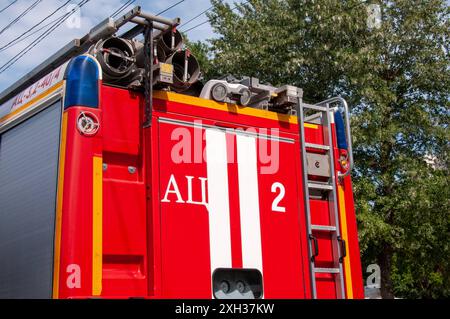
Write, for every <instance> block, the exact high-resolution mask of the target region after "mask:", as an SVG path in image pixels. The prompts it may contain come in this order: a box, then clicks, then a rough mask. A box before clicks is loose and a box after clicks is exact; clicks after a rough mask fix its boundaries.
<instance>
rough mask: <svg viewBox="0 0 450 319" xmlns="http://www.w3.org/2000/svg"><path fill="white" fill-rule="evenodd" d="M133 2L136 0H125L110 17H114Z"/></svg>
mask: <svg viewBox="0 0 450 319" xmlns="http://www.w3.org/2000/svg"><path fill="white" fill-rule="evenodd" d="M134 2H136V0H128V1H126V2H125V3H124V4H123V5H122V6H121V7H120V8H119V9H117V10H116V11H114V12H113V13H112V14H111V15H110V16H111V18H115V17H116V16H118V15H119V13H120V12H122V11H123V10H124V9H125V8H127V7H128V6H129V5H130V4H133V3H134Z"/></svg>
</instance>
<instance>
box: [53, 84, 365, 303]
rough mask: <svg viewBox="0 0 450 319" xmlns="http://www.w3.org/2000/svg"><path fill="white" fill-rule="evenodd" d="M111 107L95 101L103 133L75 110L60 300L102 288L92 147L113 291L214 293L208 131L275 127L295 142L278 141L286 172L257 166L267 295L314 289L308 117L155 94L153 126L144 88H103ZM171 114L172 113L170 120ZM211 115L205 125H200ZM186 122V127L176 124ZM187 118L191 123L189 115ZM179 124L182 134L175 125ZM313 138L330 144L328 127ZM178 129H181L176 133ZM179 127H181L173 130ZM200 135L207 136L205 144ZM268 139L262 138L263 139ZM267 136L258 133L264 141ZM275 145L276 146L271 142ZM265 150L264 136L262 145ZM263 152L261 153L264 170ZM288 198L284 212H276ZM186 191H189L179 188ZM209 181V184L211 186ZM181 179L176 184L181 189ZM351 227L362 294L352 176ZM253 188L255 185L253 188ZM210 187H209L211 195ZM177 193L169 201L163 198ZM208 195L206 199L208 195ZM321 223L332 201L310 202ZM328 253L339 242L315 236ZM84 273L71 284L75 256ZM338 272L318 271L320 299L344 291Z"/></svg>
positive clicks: (326, 257)
mask: <svg viewBox="0 0 450 319" xmlns="http://www.w3.org/2000/svg"><path fill="white" fill-rule="evenodd" d="M101 96H102V100H101V107H100V109H89V111H90V112H94V113H95V114H96V115H98V117H99V118H100V119H101V120H100V124H101V129H100V131H99V132H98V133H97V135H96V136H95V137H91V138H86V137H84V136H82V135H80V134H79V132H78V131H77V129H76V127H75V119H76V117H77V116H78V113H79V111H80V110H82V109H81V108H76V107H72V108H70V109H69V110H67V111H66V112H67V115H68V128H67V132H68V133H67V150H66V154H67V156H66V163H65V180H64V201H63V220H62V239H61V272H60V273H61V275H60V295H59V297H61V298H68V297H89V296H91V295H92V291H91V290H92V285H91V282H92V273H91V272H92V271H91V269H92V257H91V256H92V231H91V229H92V156H94V155H99V156H101V157H103V163H104V164H105V165H104V170H103V236H102V240H103V244H102V248H103V258H102V270H103V271H102V292H101V296H102V297H111V298H113V297H123V298H127V297H147V298H211V297H212V284H211V258H212V257H211V252H210V250H211V244H210V231H211V230H210V229H209V227H210V226H209V218H210V217H209V212H208V209H207V207H206V205H203V204H201V202H202V201H203V200H206V201H208V198H204V196H205V194H204V193H202V179H206V178H207V165H206V163H205V161H204V159H203V149H204V148H205V144H206V142H205V139H204V134H205V128H206V127H214V126H216V127H217V126H220V127H222V129H224V128H228V129H231V128H236V127H242V128H248V127H254V128H255V127H256V128H272V127H276V128H277V129H279V132H280V133H279V134H280V137H282V138H284V139H286V140H289V142H283V141H278V142H274V141H271V142H270V143H278V146H279V150H280V156H279V158H280V162H279V169H278V171H277V172H276V173H275V174H260V173H258V175H257V181H258V183H257V184H258V185H257V188H258V191H259V197H258V198H259V199H258V203H257V206H258V207H259V221H260V224H259V225H256V226H255V227H257V228H254V229H253V230H252V232H253V231H254V230H255V229H257V230H259V231H260V238H261V252H262V254H261V261H262V272H263V286H264V297H265V298H311V296H312V293H311V283H310V279H309V276H310V270H309V257H308V237H307V230H306V220H305V213H304V211H303V207H304V203H303V195H302V192H303V187H304V186H303V185H302V178H301V174H302V173H301V172H302V168H301V161H300V154H299V139H298V129H297V125H295V124H292V123H287V122H281V121H274V120H270V119H265V118H261V117H255V116H250V115H243V114H239V115H237V114H236V113H233V112H224V111H220V110H215V109H210V108H205V107H197V106H193V105H188V104H182V103H178V102H169V101H166V100H158V99H156V100H154V112H153V118H152V125H151V126H150V127H147V128H143V127H142V119H143V111H142V110H143V97H142V96H141V95H139V94H137V93H132V92H130V91H127V90H124V89H119V88H114V87H108V86H105V85H103V86H102V92H101ZM161 118H164V119H166V120H165V121H161ZM199 120H201V125H202V126H193V125H192V123H194V121H199ZM177 123H178V124H177ZM179 123H184V124H182V125H181V124H179ZM177 129H178V133H177V132H176V131H175V130H177ZM305 131H306V141H307V142H311V143H316V144H323V132H322V129H314V128H309V127H307V128H306V129H305ZM174 132H175V133H174ZM180 132H185V133H186V132H187V133H189V134H188V136H189V139H190V142H191V143H192V145H197V147H199V148H200V149H193V151H192V153H191V154H190V158H191V163H183V162H182V163H175V162H174V161H173V156H172V152H173V150H174V146H175V145H176V144H177V143H178V142H179V136H178V137H177V135H176V134H182V133H180ZM174 134H175V135H174ZM198 137H200V144H198V143H197V144H195V143H196V142H195V141H196V139H197V140H198ZM236 139H237V137H236V134H235V133H233V132H228V133H226V141H227V143H226V145H227V153H228V154H232V155H230V158H229V159H228V163H227V180H228V185H223V188H224V189H225V188H226V189H227V191H228V194H229V218H230V245H231V256H232V267H234V268H242V267H244V260H245V258H246V254H248V253H247V252H245V251H243V249H242V245H243V244H242V240H243V236H247V235H246V232H247V229H244V227H243V225H242V224H241V214H244V213H245V212H242V211H241V207H240V202H241V199H242V198H240V196H241V194H240V193H239V183H240V181H239V177H238V175H239V172H238V170H239V167H238V164H237V155H236V153H237V152H236ZM258 140H259V138H258ZM258 143H259V142H258ZM270 143H269V144H270ZM257 145H258V146H257V149H256V150H257V152H258V154H259V151H260V147H261V146H260V144H257ZM263 164H264V163H262V159H261V158H260V157H258V163H257V169H258V172H259V171H260V169H261V166H264V165H263ZM275 183H280V184H282V185H283V186H284V189H285V194H284V196H283V197H282V199H281V201H280V202H279V203H278V204H279V207H282V208H284V209H285V211H284V212H280V211H273V202H274V200H275V197H276V196H277V194H278V193H277V192H278V191H275V192H274V191H273V190H272V187H273V185H274V184H275ZM175 184H176V187H177V190H178V191H179V194H180V195H181V198H179V196H178V194H177V192H176V191H173V192H169V193H168V196H165V195H166V193H167V190H168V189H172V190H174V188H173V187H175V186H174V185H175ZM205 185H206V187H207V184H205ZM170 187H172V188H170ZM344 188H345V195H346V211H347V220H348V222H347V223H348V225H349V229H348V234H349V244H350V247H351V248H350V249H351V254H352V255H353V256H354V257H353V259H352V276H353V278H354V279H353V290H354V295H355V297H362V282H361V266H360V261H359V247H358V241H357V233H356V221H355V215H354V208H353V198H352V196H353V195H352V191H351V181H350V178H347V179H345V184H344ZM249 191H253V190H249ZM206 194H207V192H206ZM164 199H166V200H164ZM199 202H200V204H199ZM310 202H311V211H312V214H311V215H312V223H313V224H320V225H330V222H331V221H330V220H329V216H328V206H327V205H328V203H327V202H326V201H321V200H311V201H310ZM316 235H317V237H318V239H319V249H320V252H321V253H320V257H319V258H318V259H317V262H316V264H317V265H318V266H320V267H327V266H329V263H330V262H331V261H332V260H333V256H332V249H331V239H330V238H327V236H328V235H326V234H324V235H320V234H316ZM74 263H76V264H78V265H79V266H80V268H81V271H82V282H83V285H82V287H81V288H79V289H78V288H77V289H73V288H68V287H67V285H66V280H67V272H66V268H67V266H68V265H69V264H74ZM332 277H333V275H328V274H320V275H316V280H317V289H318V294H319V297H321V298H335V297H336V295H335V287H334V280H333V278H332Z"/></svg>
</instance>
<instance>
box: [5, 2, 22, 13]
mask: <svg viewBox="0 0 450 319" xmlns="http://www.w3.org/2000/svg"><path fill="white" fill-rule="evenodd" d="M17 1H19V0H14V1H13V2H11V3H10V4H8V5H7V6H6V7H4V8H3V9H1V10H0V13H2V12H3V11H5V10H6V9H8V8H9V7H10V6H12V5H13V4H14V3H16V2H17Z"/></svg>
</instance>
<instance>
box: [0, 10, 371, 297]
mask: <svg viewBox="0 0 450 319" xmlns="http://www.w3.org/2000/svg"><path fill="white" fill-rule="evenodd" d="M179 23H180V20H179V19H167V18H163V17H160V16H155V15H151V14H148V13H145V12H142V11H141V9H140V7H136V8H134V9H133V10H131V11H130V12H128V13H127V14H125V15H123V16H122V17H120V18H119V19H117V20H113V19H111V18H108V19H106V20H105V21H103V22H102V23H101V24H99V25H98V26H97V27H95V28H93V29H92V30H91V31H90V32H89V33H88V34H87V35H86V36H84V37H83V38H80V39H75V40H73V41H71V42H70V43H69V44H68V45H67V46H65V47H64V48H63V49H62V50H61V51H59V52H57V53H56V54H55V55H54V56H52V57H50V58H49V59H48V60H47V61H45V62H43V63H42V64H41V65H39V66H38V67H36V69H34V70H33V71H32V72H30V73H29V74H28V75H27V76H26V77H25V78H23V79H21V80H20V81H18V82H17V83H15V84H13V85H12V86H11V87H10V88H8V89H7V90H6V91H4V92H3V93H2V94H1V95H0V255H1V257H2V258H0V270H1V271H0V297H2V298H92V297H101V298H131V297H144V298H218V299H221V298H223V299H226V298H249V299H251V298H256V299H258V298H363V286H362V273H361V264H360V254H359V247H358V237H357V229H356V220H355V211H354V204H353V194H352V183H351V177H350V172H351V169H352V165H353V158H352V149H351V136H350V127H349V112H348V107H347V103H346V102H345V100H343V99H342V98H340V97H337V98H331V99H329V100H327V101H323V102H321V103H317V104H308V103H305V102H304V101H303V100H302V90H301V89H299V88H296V87H294V86H290V85H286V86H282V87H273V86H271V85H269V84H263V83H260V82H259V81H258V80H257V79H255V78H242V79H236V78H233V77H231V76H228V77H224V78H221V79H217V80H210V81H207V82H206V83H204V84H202V82H201V81H200V76H201V75H200V70H199V66H198V63H197V60H196V59H195V57H194V56H193V55H192V54H191V53H190V52H189V51H188V50H186V49H184V48H183V39H182V37H181V34H180V33H179V32H178V31H177V29H176V27H177V26H178V25H179ZM125 25H131V28H128V31H126V32H123V33H120V29H121V28H122V27H123V26H125ZM140 38H141V39H142V38H143V40H138V39H140Z"/></svg>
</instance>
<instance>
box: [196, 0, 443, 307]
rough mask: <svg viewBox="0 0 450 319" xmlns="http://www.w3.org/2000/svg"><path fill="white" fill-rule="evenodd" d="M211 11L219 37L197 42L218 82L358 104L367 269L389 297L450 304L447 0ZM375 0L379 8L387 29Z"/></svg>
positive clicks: (276, 4)
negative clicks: (252, 81)
mask: <svg viewBox="0 0 450 319" xmlns="http://www.w3.org/2000/svg"><path fill="white" fill-rule="evenodd" d="M211 2H212V4H213V5H214V9H213V10H212V12H211V13H210V14H209V18H210V21H211V25H212V27H213V29H214V31H215V32H216V33H217V34H218V37H217V38H214V39H211V40H209V41H210V42H209V44H208V45H206V44H197V45H198V46H199V47H198V48H199V49H200V52H201V54H203V56H205V57H208V56H209V58H206V59H205V61H203V64H205V65H207V69H206V75H207V77H208V76H214V75H216V74H221V75H224V74H233V75H236V76H242V75H250V76H255V77H258V78H260V79H261V80H263V81H267V82H270V83H272V84H274V85H282V84H293V85H296V86H299V87H302V88H303V89H304V95H305V100H308V101H310V102H319V101H320V100H324V99H326V98H328V97H330V96H334V95H342V96H344V97H345V98H347V99H348V100H349V102H350V105H351V106H352V134H353V141H354V153H355V162H356V168H355V171H354V173H353V180H354V191H355V198H356V208H357V218H358V226H359V236H360V245H361V252H362V257H363V265H368V264H370V263H373V262H376V263H378V264H379V265H380V267H381V268H382V295H383V296H384V297H386V298H389V297H393V295H394V294H395V295H396V296H399V297H413V298H418V297H425V298H432V297H433V298H436V297H449V296H450V263H449V260H450V254H449V252H450V251H449V244H450V229H449V225H450V223H449V221H450V220H449V219H450V190H449V189H450V188H449V178H448V176H449V172H448V164H449V130H448V123H449V115H450V111H449V101H450V96H449V92H450V58H449V49H450V48H449V36H450V31H449V13H450V11H449V8H448V6H447V4H446V2H445V1H444V0H427V1H423V0H393V1H379V2H376V1H373V2H368V1H360V0H250V1H244V2H242V4H236V5H237V8H236V10H233V9H232V7H230V5H227V4H224V3H222V2H221V1H220V0H212V1H211ZM370 3H373V4H379V5H380V8H381V23H380V24H379V25H375V26H374V25H372V24H371V23H370V22H371V20H370V16H368V15H369V12H368V10H367V8H368V5H369V4H370ZM427 161H428V163H427ZM430 161H432V162H433V163H431V164H430Z"/></svg>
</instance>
